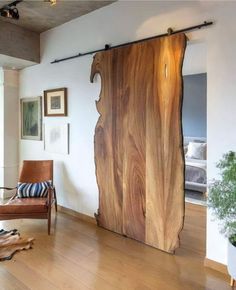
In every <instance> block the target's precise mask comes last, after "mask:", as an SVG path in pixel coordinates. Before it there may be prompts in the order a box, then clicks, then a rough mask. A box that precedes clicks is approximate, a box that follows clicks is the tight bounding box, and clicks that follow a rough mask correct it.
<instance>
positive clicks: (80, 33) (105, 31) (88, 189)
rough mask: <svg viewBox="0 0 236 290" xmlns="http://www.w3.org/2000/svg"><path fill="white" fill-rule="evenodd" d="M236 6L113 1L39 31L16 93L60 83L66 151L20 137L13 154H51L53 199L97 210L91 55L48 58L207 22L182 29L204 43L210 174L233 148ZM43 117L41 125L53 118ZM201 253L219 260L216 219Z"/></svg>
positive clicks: (34, 92)
mask: <svg viewBox="0 0 236 290" xmlns="http://www.w3.org/2000/svg"><path fill="white" fill-rule="evenodd" d="M235 10H236V3H231V2H225V3H223V2H217V3H216V2H212V1H210V2H207V1H200V2H191V1H183V2H179V1H174V2H170V1H166V2H157V1H154V2H150V1H146V2H145V1H139V2H135V1H131V2H125V1H124V2H123V1H122V2H117V3H114V4H112V5H110V6H107V7H105V8H102V9H99V10H97V11H95V12H93V13H90V14H88V15H85V16H83V17H81V18H78V19H76V20H73V21H71V22H69V23H67V24H64V25H62V26H60V27H58V28H55V29H52V30H50V31H48V32H45V33H43V34H42V35H41V56H42V63H41V64H40V65H36V66H34V67H30V68H27V69H24V70H23V71H21V75H20V96H21V97H33V96H38V95H42V94H43V90H45V89H50V88H56V87H64V86H65V87H67V88H68V101H69V104H68V105H69V106H68V107H69V116H68V117H67V118H57V119H56V120H57V121H58V122H69V123H70V124H71V133H70V145H71V146H70V152H71V153H70V155H69V156H60V155H56V154H55V155H54V154H47V153H45V152H44V150H43V142H37V141H25V140H21V142H20V158H21V160H23V159H37V158H39V159H41V158H53V159H54V160H55V161H56V163H55V165H56V166H55V183H56V186H57V189H58V195H59V196H58V200H59V203H60V204H62V205H64V206H66V207H69V208H72V209H74V210H77V211H80V212H82V213H85V214H89V215H93V213H94V212H95V211H96V209H97V207H98V188H97V184H96V179H95V167H94V149H93V136H94V128H95V124H96V121H97V118H98V114H97V112H96V109H95V99H97V98H98V94H99V82H97V83H95V84H90V82H89V75H90V66H91V62H92V56H86V57H83V58H78V59H74V60H71V61H67V62H63V63H60V64H54V65H51V64H50V61H52V60H54V59H55V58H60V57H66V56H70V55H73V54H76V53H78V52H84V51H87V50H91V49H96V48H100V47H103V46H104V45H105V44H106V43H112V44H113V45H115V44H118V43H122V42H126V41H131V40H135V39H139V38H143V37H148V36H151V35H155V34H159V33H163V32H165V31H166V30H167V28H168V27H170V26H171V27H173V28H174V29H181V28H183V27H187V26H190V25H195V24H198V23H202V22H203V21H204V20H214V21H215V25H214V26H213V27H210V28H208V29H204V30H201V31H195V32H192V33H188V37H189V39H190V40H191V42H194V43H206V47H207V73H208V143H209V145H208V152H209V154H208V157H209V158H208V169H209V170H208V176H209V178H212V177H214V176H216V174H217V172H216V169H215V162H216V160H218V159H219V158H220V157H221V155H222V153H223V152H225V151H227V150H229V149H232V150H236V148H235V147H236V134H234V133H233V132H234V126H235V125H234V124H235V122H236V114H235V108H236V97H235V92H236V73H235V71H236V60H235V51H236V38H235V37H234V35H235V32H236V31H235V30H236V25H235V24H236V23H235V16H234V13H235ZM52 121H53V120H52V119H49V118H47V119H46V118H44V122H45V123H47V122H52ZM207 257H208V258H209V259H213V260H216V261H218V262H222V263H226V243H225V240H224V239H223V238H222V237H221V236H220V234H219V231H218V228H217V224H216V222H212V221H211V216H210V215H209V216H208V226H207Z"/></svg>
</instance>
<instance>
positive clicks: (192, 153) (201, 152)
mask: <svg viewBox="0 0 236 290" xmlns="http://www.w3.org/2000/svg"><path fill="white" fill-rule="evenodd" d="M206 148H207V144H206V143H196V142H189V144H188V151H187V154H186V157H187V158H192V159H202V160H205V159H206Z"/></svg>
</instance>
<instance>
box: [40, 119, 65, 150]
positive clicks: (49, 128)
mask: <svg viewBox="0 0 236 290" xmlns="http://www.w3.org/2000/svg"><path fill="white" fill-rule="evenodd" d="M44 150H45V151H47V152H50V153H57V154H63V155H66V154H69V124H60V123H59V124H58V123H57V124H45V125H44Z"/></svg>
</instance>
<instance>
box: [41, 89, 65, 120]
mask: <svg viewBox="0 0 236 290" xmlns="http://www.w3.org/2000/svg"><path fill="white" fill-rule="evenodd" d="M44 116H46V117H53V116H67V89H66V88H60V89H54V90H47V91H44Z"/></svg>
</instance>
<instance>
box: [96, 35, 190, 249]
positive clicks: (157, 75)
mask: <svg viewBox="0 0 236 290" xmlns="http://www.w3.org/2000/svg"><path fill="white" fill-rule="evenodd" d="M185 46H186V37H185V35H184V34H176V35H171V36H168V37H162V38H157V39H153V40H149V41H144V42H141V43H137V44H132V45H129V46H125V47H121V48H116V49H111V50H108V51H104V52H99V53H97V54H96V55H95V57H94V60H93V64H92V70H91V81H93V79H94V76H95V74H97V73H99V74H100V76H101V82H102V84H101V86H102V87H101V93H100V99H99V101H98V102H97V110H98V112H99V114H100V117H99V120H98V122H97V126H96V130H95V163H96V176H97V182H98V187H99V210H98V214H97V215H96V217H97V223H98V225H100V226H102V227H104V228H106V229H108V230H111V231H114V232H116V233H119V234H122V235H125V236H127V237H130V238H133V239H136V240H138V241H141V242H143V243H146V244H148V245H151V246H153V247H156V248H158V249H161V250H163V251H166V252H169V253H173V252H174V250H175V249H176V248H177V247H178V246H179V233H180V231H181V229H182V227H183V220H184V159H183V149H182V148H183V147H182V145H183V144H182V143H183V137H182V121H181V110H182V64H183V58H184V52H185Z"/></svg>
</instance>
